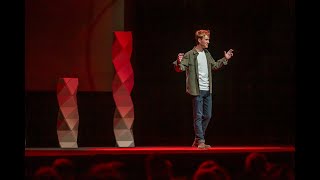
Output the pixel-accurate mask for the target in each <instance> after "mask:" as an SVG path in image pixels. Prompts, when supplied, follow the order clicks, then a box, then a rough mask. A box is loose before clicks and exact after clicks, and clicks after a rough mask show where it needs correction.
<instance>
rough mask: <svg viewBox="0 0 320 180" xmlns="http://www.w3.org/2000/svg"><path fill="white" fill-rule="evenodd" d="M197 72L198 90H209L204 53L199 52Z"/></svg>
mask: <svg viewBox="0 0 320 180" xmlns="http://www.w3.org/2000/svg"><path fill="white" fill-rule="evenodd" d="M197 60H198V70H199V77H198V78H199V86H200V90H205V91H208V90H209V76H208V64H207V58H206V55H205V53H204V51H201V52H199V54H198V57H197Z"/></svg>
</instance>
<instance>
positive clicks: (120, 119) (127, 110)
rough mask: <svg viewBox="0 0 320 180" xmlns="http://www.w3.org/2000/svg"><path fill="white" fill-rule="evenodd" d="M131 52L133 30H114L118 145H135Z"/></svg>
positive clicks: (114, 84)
mask: <svg viewBox="0 0 320 180" xmlns="http://www.w3.org/2000/svg"><path fill="white" fill-rule="evenodd" d="M131 53H132V34H131V32H130V31H128V32H124V31H116V32H114V42H113V44H112V62H113V65H114V68H115V76H114V79H113V82H112V91H113V99H114V101H115V105H116V109H115V112H114V117H113V130H114V135H115V138H116V142H117V146H118V147H134V146H135V145H134V137H133V133H132V124H133V121H134V107H133V103H132V99H131V96H130V94H131V91H132V88H133V84H134V76H133V74H134V73H133V69H132V66H131V63H130V59H131Z"/></svg>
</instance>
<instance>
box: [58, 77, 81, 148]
mask: <svg viewBox="0 0 320 180" xmlns="http://www.w3.org/2000/svg"><path fill="white" fill-rule="evenodd" d="M77 90H78V78H60V79H59V81H58V84H57V98H58V103H59V113H58V120H57V134H58V140H59V144H60V147H61V148H78V142H77V140H78V126H79V113H78V104H77Z"/></svg>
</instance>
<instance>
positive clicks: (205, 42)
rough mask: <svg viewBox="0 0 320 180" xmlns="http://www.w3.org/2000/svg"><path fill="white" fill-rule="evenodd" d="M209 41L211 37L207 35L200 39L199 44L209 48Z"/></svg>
mask: <svg viewBox="0 0 320 180" xmlns="http://www.w3.org/2000/svg"><path fill="white" fill-rule="evenodd" d="M209 43H210V38H209V37H208V36H207V35H205V36H203V38H202V39H199V45H200V46H201V47H202V48H204V49H205V48H208V46H209Z"/></svg>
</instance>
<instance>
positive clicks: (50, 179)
mask: <svg viewBox="0 0 320 180" xmlns="http://www.w3.org/2000/svg"><path fill="white" fill-rule="evenodd" d="M32 179H33V180H61V178H60V176H59V174H58V173H57V171H56V170H55V169H54V168H52V167H50V166H41V167H39V168H38V169H37V170H36V172H35V173H34V175H33V178H32Z"/></svg>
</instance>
